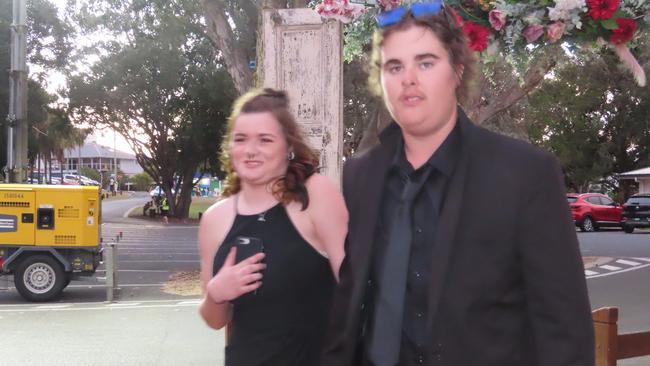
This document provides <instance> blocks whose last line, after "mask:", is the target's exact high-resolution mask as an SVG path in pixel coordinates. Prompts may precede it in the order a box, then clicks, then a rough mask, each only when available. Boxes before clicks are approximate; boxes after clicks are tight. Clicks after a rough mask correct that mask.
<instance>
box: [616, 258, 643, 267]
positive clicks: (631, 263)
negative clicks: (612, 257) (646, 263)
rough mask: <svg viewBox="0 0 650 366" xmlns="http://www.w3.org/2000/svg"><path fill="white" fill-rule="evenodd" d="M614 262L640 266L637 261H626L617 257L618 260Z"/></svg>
mask: <svg viewBox="0 0 650 366" xmlns="http://www.w3.org/2000/svg"><path fill="white" fill-rule="evenodd" d="M616 263H620V264H627V265H628V266H640V265H641V263H639V262H633V261H628V260H626V259H619V260H617V261H616Z"/></svg>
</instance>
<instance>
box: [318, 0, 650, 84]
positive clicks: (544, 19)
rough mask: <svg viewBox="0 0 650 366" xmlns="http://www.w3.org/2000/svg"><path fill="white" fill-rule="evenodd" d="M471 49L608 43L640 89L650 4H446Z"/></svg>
mask: <svg viewBox="0 0 650 366" xmlns="http://www.w3.org/2000/svg"><path fill="white" fill-rule="evenodd" d="M432 1H441V0H420V1H417V0H416V1H410V0H404V1H402V0H369V1H368V0H367V1H365V2H363V3H364V4H363V5H362V4H359V3H353V2H351V1H350V0H322V1H321V2H320V3H318V4H316V6H315V10H316V11H317V12H318V13H319V14H320V15H321V17H323V18H326V19H337V20H340V21H342V22H344V23H350V22H352V21H355V20H357V19H358V18H360V17H374V16H375V15H376V14H377V13H379V12H382V11H389V10H391V9H394V8H395V7H399V6H404V5H408V4H410V3H415V2H432ZM443 3H444V4H445V6H450V7H452V8H453V9H454V11H455V13H456V14H457V18H458V21H459V22H460V24H461V25H462V27H463V31H464V32H465V34H466V36H467V38H468V40H469V45H470V47H471V48H472V49H473V50H474V51H476V52H480V53H481V54H482V55H484V54H491V53H494V52H496V51H497V50H499V49H504V50H510V51H512V50H517V49H518V48H519V49H520V48H525V47H530V46H543V45H546V44H552V43H557V42H565V41H568V42H581V43H584V42H593V43H596V44H599V45H608V46H609V47H611V48H612V50H613V51H614V52H615V53H616V54H617V55H618V56H619V58H620V59H621V61H622V63H623V65H625V66H626V67H627V68H628V69H629V70H630V71H631V72H632V74H633V75H634V78H635V79H636V81H637V83H638V84H639V85H640V86H645V84H646V76H645V73H644V71H643V68H642V67H641V66H640V65H639V63H638V62H637V60H636V59H635V58H634V56H633V55H632V53H631V52H630V50H629V46H630V45H631V43H633V42H634V37H635V34H636V32H637V31H638V30H639V28H643V27H646V26H647V25H648V24H650V0H554V1H553V0H537V1H512V0H448V1H443Z"/></svg>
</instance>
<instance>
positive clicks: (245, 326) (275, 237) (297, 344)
mask: <svg viewBox="0 0 650 366" xmlns="http://www.w3.org/2000/svg"><path fill="white" fill-rule="evenodd" d="M238 236H247V237H257V238H260V239H262V241H263V243H264V252H265V254H266V256H265V258H264V263H266V265H267V267H266V269H265V270H264V271H263V275H264V278H263V279H262V286H261V287H260V288H259V289H258V290H257V291H256V292H255V293H247V294H244V295H242V296H240V297H239V298H237V299H235V300H234V301H233V314H232V333H231V338H230V341H229V343H228V345H227V346H226V366H258V365H259V366H261V365H269V366H284V365H287V366H293V365H295V366H316V365H317V364H318V355H319V353H320V347H321V336H322V334H323V333H324V329H325V326H326V324H327V320H328V315H329V307H330V300H331V297H332V293H333V290H334V287H335V284H336V282H335V279H334V276H333V275H332V270H331V267H330V265H329V261H328V260H327V259H326V258H325V257H324V256H323V255H321V254H319V253H318V252H317V251H316V250H315V249H314V248H313V247H312V246H311V245H310V244H309V243H307V241H305V239H303V238H302V236H301V235H300V234H299V233H298V231H297V230H296V228H295V227H294V226H293V223H292V222H291V220H290V219H289V216H288V215H287V212H286V210H285V208H284V206H283V205H282V204H277V205H275V206H273V207H272V208H270V209H268V210H267V211H265V212H264V213H262V214H257V215H240V214H237V216H236V217H235V221H234V223H233V225H232V227H231V229H230V231H229V232H228V235H226V238H225V239H224V241H223V244H222V245H221V247H220V248H219V250H218V251H217V254H216V255H215V258H214V267H213V272H214V274H216V273H217V272H218V271H219V269H220V268H221V266H222V265H223V263H224V261H225V258H226V256H227V255H228V253H229V251H230V248H231V247H232V246H233V245H234V243H235V239H236V238H237V237H238Z"/></svg>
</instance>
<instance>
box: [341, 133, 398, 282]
mask: <svg viewBox="0 0 650 366" xmlns="http://www.w3.org/2000/svg"><path fill="white" fill-rule="evenodd" d="M394 127H397V126H394ZM394 127H393V126H390V127H388V128H394ZM391 132H393V131H391ZM394 132H396V133H397V134H399V133H400V132H399V128H397V131H394ZM390 137H392V136H390ZM395 137H396V138H397V137H398V136H395ZM386 140H388V139H386ZM386 140H382V145H381V146H379V147H378V149H377V150H376V151H375V152H374V154H372V155H371V156H369V160H368V165H367V170H365V171H363V172H359V176H360V178H361V180H362V183H361V184H359V185H358V186H357V187H358V194H360V195H361V197H362V199H360V200H359V201H358V202H362V204H360V206H361V207H358V215H359V217H360V220H359V223H358V228H359V230H358V232H357V233H356V235H355V238H354V239H353V240H355V246H356V248H353V250H355V251H359V252H358V253H356V254H357V255H356V256H355V258H357V259H358V260H359V262H357V263H356V265H357V269H358V272H357V276H362V278H363V279H365V278H366V277H367V276H368V270H369V268H370V263H371V260H372V257H373V256H372V253H373V247H374V241H375V231H376V228H377V222H378V219H379V211H380V209H381V203H382V195H383V193H384V187H385V185H386V174H387V173H388V170H389V168H390V161H391V159H392V157H393V156H394V154H395V148H396V146H397V144H396V139H395V140H393V139H392V138H390V141H386ZM363 285H365V281H363Z"/></svg>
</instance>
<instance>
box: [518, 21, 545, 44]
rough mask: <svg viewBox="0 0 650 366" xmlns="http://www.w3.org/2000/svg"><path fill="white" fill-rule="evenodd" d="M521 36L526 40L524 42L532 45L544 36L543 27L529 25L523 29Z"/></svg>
mask: <svg viewBox="0 0 650 366" xmlns="http://www.w3.org/2000/svg"><path fill="white" fill-rule="evenodd" d="M522 34H523V35H524V37H525V38H526V42H528V43H533V42H535V41H536V40H537V39H538V38H539V37H540V36H541V35H542V34H544V26H542V25H538V24H532V25H529V26H528V27H526V28H525V29H524V31H523V32H522Z"/></svg>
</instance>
